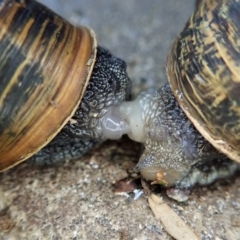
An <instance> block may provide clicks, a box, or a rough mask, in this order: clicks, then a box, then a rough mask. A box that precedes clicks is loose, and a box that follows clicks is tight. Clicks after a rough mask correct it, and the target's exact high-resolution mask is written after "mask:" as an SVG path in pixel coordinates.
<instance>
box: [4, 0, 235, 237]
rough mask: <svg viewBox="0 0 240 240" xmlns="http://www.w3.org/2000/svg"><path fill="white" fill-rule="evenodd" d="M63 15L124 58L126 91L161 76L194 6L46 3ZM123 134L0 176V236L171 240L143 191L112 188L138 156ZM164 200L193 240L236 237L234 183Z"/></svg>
mask: <svg viewBox="0 0 240 240" xmlns="http://www.w3.org/2000/svg"><path fill="white" fill-rule="evenodd" d="M42 2H44V1H42ZM45 3H46V4H49V6H50V7H53V8H55V11H57V12H58V13H59V14H61V15H62V16H64V17H65V18H67V19H68V20H69V21H71V22H72V23H74V24H75V25H77V24H80V23H81V24H84V25H87V26H90V27H91V28H93V29H94V30H95V31H96V34H97V38H98V42H99V44H100V45H102V46H104V47H106V48H108V49H109V50H111V52H112V53H114V54H115V55H117V56H119V57H121V58H123V59H125V60H126V62H127V63H128V66H129V67H128V72H129V75H130V77H131V79H132V80H133V95H136V94H137V93H138V92H139V91H140V89H145V88H149V87H159V86H160V85H162V84H164V83H165V82H166V76H165V69H164V64H165V58H166V55H167V50H168V49H169V46H170V44H171V42H172V40H173V39H174V37H175V36H176V35H177V34H178V33H179V31H180V30H181V29H182V28H183V26H184V23H185V22H186V20H187V18H188V16H189V15H190V13H191V11H192V10H193V5H194V4H193V2H191V1H189V0H181V1H180V0H168V1H166V0H165V1H164V0H151V1H147V0H121V1H119V0H101V1H100V0H80V1H74V0H68V1H67V0H66V1H63V0H62V1H60V0H59V1H50V0H48V1H47V0H46V1H45ZM140 152H141V148H140V146H139V145H138V144H135V143H133V142H131V141H130V140H129V139H128V138H126V137H124V138H123V139H122V140H119V141H116V142H111V141H108V142H106V143H104V144H103V145H102V146H100V147H97V148H95V149H94V150H92V151H91V152H90V153H89V154H88V155H87V156H85V157H84V158H82V159H81V160H79V161H75V162H69V163H64V164H63V165H62V166H53V167H48V168H41V169H40V168H38V167H34V166H32V165H30V164H29V163H28V162H25V163H23V164H20V165H19V166H17V167H15V168H14V169H11V170H9V171H7V172H5V173H1V174H0V196H1V198H0V239H13V240H14V239H36V240H37V239H74V240H77V239H100V240H101V239H105V240H107V239H109V240H110V239H111V240H112V239H121V240H130V239H133V240H140V239H144V240H147V239H149V240H154V239H172V238H171V237H170V236H169V235H168V233H167V232H166V231H165V229H164V227H163V225H162V224H161V222H160V221H159V220H156V219H155V217H154V216H153V214H152V212H151V210H150V208H149V207H148V203H147V199H146V197H145V196H144V195H142V196H141V197H140V198H139V199H138V200H135V201H132V200H131V199H130V198H126V197H125V196H119V195H115V194H114V193H113V184H114V183H115V181H117V180H119V179H122V178H124V177H127V172H126V170H127V169H128V168H131V167H133V166H134V165H135V164H136V162H137V160H138V158H139V155H140ZM160 196H162V197H163V199H164V201H165V202H167V203H168V204H169V206H170V207H171V208H173V209H174V211H175V212H176V213H177V214H178V215H179V216H180V217H181V218H182V219H183V220H184V221H185V222H186V223H187V224H188V225H189V226H190V227H191V229H192V230H193V231H195V233H196V234H197V236H198V237H199V239H204V240H210V239H211V240H212V239H214V240H220V239H223V240H234V239H240V217H239V216H240V214H239V212H240V203H239V202H238V200H237V199H238V198H239V196H240V181H239V177H237V176H236V177H235V178H232V179H229V180H226V181H221V182H218V183H216V184H214V185H212V186H210V187H204V188H195V189H193V191H192V194H191V195H190V199H189V201H188V202H187V203H177V202H175V201H173V200H170V199H168V198H167V197H166V195H165V193H164V191H162V192H161V193H160Z"/></svg>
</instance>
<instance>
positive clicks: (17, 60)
mask: <svg viewBox="0 0 240 240" xmlns="http://www.w3.org/2000/svg"><path fill="white" fill-rule="evenodd" d="M97 52H98V53H97ZM97 54H98V55H99V57H98V59H96V55H97ZM106 58H107V59H110V60H109V61H110V62H111V61H112V62H113V64H115V65H117V70H116V69H115V68H114V66H115V65H113V66H110V67H111V69H110V67H108V69H107V70H106V68H107V66H108V65H107V64H108V63H105V62H104V61H105V59H106ZM101 61H102V62H101ZM110 64H111V63H110ZM118 67H119V68H118ZM100 68H103V70H101V69H100ZM93 69H95V74H94V71H93ZM99 69H100V70H99ZM109 69H110V70H109ZM125 70H126V64H125V63H124V62H123V61H121V60H120V59H117V58H114V57H112V56H111V55H110V53H109V52H107V51H106V50H103V49H100V48H98V47H97V43H96V38H95V35H94V33H93V31H92V30H90V29H87V28H85V27H81V26H79V27H75V26H72V25H71V24H69V23H68V22H67V21H65V20H64V19H62V18H61V17H60V16H58V15H57V14H55V13H53V12H52V11H51V10H49V9H48V8H46V7H45V6H43V5H41V4H40V3H38V2H35V1H32V0H23V1H17V0H1V1H0V142H1V144H0V156H1V158H0V171H3V170H6V169H8V168H10V167H12V166H14V165H16V164H18V163H19V162H22V161H24V160H25V159H27V158H29V157H31V156H32V155H34V154H35V153H36V152H38V151H39V150H40V149H42V148H43V147H44V146H45V145H47V144H48V143H49V142H50V141H51V140H52V139H53V138H54V137H55V136H56V135H57V134H58V133H59V132H60V131H61V129H62V128H63V127H64V126H65V127H66V124H68V125H69V126H68V128H69V132H71V131H72V130H71V128H73V129H75V128H77V127H75V126H76V124H78V125H84V124H86V123H88V122H89V125H90V126H95V125H97V124H98V116H99V115H101V114H102V115H104V114H105V112H106V109H105V108H104V107H105V106H106V107H108V106H110V105H112V104H116V103H115V102H117V101H122V100H124V99H125V95H126V92H127V88H128V85H129V79H128V77H127V75H126V73H125ZM109 71H111V72H109ZM97 73H100V74H98V75H100V77H99V76H98V75H97ZM104 74H105V75H104ZM121 74H122V75H121ZM108 75H109V76H108ZM102 76H103V77H104V79H103V77H102ZM90 77H91V78H92V79H91V81H92V82H91V81H90ZM114 77H116V78H115V79H114ZM98 78H100V81H99V83H98V82H97V81H98ZM117 78H118V79H119V80H118V79H117ZM120 78H121V79H120ZM122 79H123V80H122ZM89 81H90V82H89ZM114 81H116V82H114ZM121 81H124V84H125V85H124V86H123V87H122V85H121V84H122V82H121ZM104 84H105V85H104ZM94 93H95V94H96V96H97V97H95V99H92V95H94ZM84 94H85V95H84ZM84 96H85V99H86V100H84V99H83V100H82V98H83V97H84ZM106 97H107V98H108V102H106V101H104V100H103V99H104V98H106ZM81 100H82V101H83V103H81V106H80V107H79V104H80V102H81ZM84 101H85V102H84ZM87 101H88V102H87ZM86 102H87V103H86ZM91 107H92V108H95V109H94V110H93V111H91ZM79 109H80V110H79ZM80 115H81V116H80ZM79 116H80V117H79ZM78 118H83V119H84V121H85V122H84V121H82V122H81V120H80V122H79V123H78ZM80 127H81V126H80ZM83 127H85V126H83ZM87 127H88V126H86V128H87ZM78 130H79V129H78ZM79 131H80V130H79ZM91 131H92V130H91ZM82 132H86V130H85V128H83V130H82ZM92 132H93V131H92ZM71 134H72V135H74V134H75V133H74V132H71ZM93 134H95V135H97V134H96V133H95V132H94V133H93ZM65 135H66V134H65ZM76 135H77V133H76ZM79 135H80V136H79V137H81V134H79ZM85 135H86V134H85ZM95 135H94V136H93V138H94V137H95ZM75 137H76V136H75V135H74V137H72V138H75ZM96 138H97V137H96ZM69 139H70V140H69ZM100 140H101V139H100ZM69 141H71V137H70V138H69V137H68V139H67V140H66V141H65V140H64V139H63V141H62V142H60V143H61V144H62V146H63V148H64V147H66V146H67V145H69V146H70V145H73V144H75V142H77V141H75V140H74V141H75V142H74V141H73V142H69ZM58 143H59V141H56V140H55V143H52V145H51V147H52V149H54V151H55V153H56V154H58V152H59V149H58ZM83 143H84V142H83ZM85 146H87V144H85ZM59 147H60V146H59ZM66 148H67V147H66ZM76 148H77V147H76ZM60 151H61V150H60ZM68 151H69V149H67V150H66V149H64V150H63V151H62V153H64V154H66V152H68ZM74 151H75V152H77V151H78V149H77V150H74ZM47 154H49V156H51V153H50V151H46V156H48V155H47ZM64 154H61V157H62V158H64V156H65V155H64ZM68 155H69V156H70V155H71V156H70V157H77V154H76V155H75V153H74V152H73V151H72V152H70V153H69V154H68ZM59 156H60V155H59ZM40 157H41V158H43V156H42V155H41V156H40Z"/></svg>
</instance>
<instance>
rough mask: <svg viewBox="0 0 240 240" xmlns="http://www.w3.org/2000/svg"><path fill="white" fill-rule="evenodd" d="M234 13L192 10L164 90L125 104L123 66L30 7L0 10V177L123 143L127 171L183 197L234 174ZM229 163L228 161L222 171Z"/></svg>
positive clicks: (5, 5)
mask: <svg viewBox="0 0 240 240" xmlns="http://www.w3.org/2000/svg"><path fill="white" fill-rule="evenodd" d="M238 16H240V3H239V1H237V0H235V1H234V0H221V1H219V0H205V1H200V3H198V5H197V8H196V10H195V11H194V13H193V14H192V16H191V17H190V18H189V20H188V22H187V24H186V26H185V28H184V29H183V31H182V32H181V33H180V35H179V36H178V38H177V39H176V40H175V41H174V43H173V44H172V46H171V49H170V51H169V55H168V57H167V63H166V70H167V76H168V80H169V84H167V85H165V86H163V87H161V88H160V89H159V90H158V91H147V92H142V93H141V94H139V96H138V97H137V98H136V99H135V100H133V101H126V100H128V96H129V92H130V87H131V82H130V79H129V77H128V76H127V73H126V67H127V66H126V63H125V62H124V61H122V60H120V59H119V58H116V57H114V56H112V55H111V54H110V53H109V52H108V51H107V50H105V49H104V48H102V47H99V46H97V43H96V38H95V36H94V33H93V31H92V30H89V29H87V28H85V27H74V26H72V25H70V24H69V23H67V22H66V21H65V20H63V19H62V18H61V17H59V16H58V15H56V14H54V13H53V12H52V11H50V10H49V9H47V8H46V7H44V6H43V5H41V4H40V3H37V2H35V1H32V0H22V1H13V0H2V1H0V53H1V54H0V56H1V57H0V81H1V82H0V84H1V94H0V119H1V120H0V132H1V134H0V136H1V137H0V138H1V146H0V153H1V159H0V171H4V170H6V169H8V168H10V167H12V166H14V165H16V164H18V163H20V162H22V161H24V160H26V159H28V158H30V159H33V160H35V161H38V162H41V163H52V162H57V161H60V160H61V159H74V158H79V157H80V156H82V155H83V154H84V153H85V152H86V151H87V150H88V149H89V148H91V146H92V145H94V144H95V143H96V142H101V141H104V140H106V139H118V138H120V137H121V136H122V135H123V134H127V135H128V136H129V137H130V138H131V139H133V140H134V141H137V142H141V143H143V144H144V146H145V150H144V152H143V154H142V156H141V157H140V161H139V163H138V164H137V166H136V168H135V170H136V171H140V173H141V175H142V176H143V177H144V178H146V179H147V180H150V181H153V183H159V184H162V185H164V186H167V187H171V186H177V187H179V188H188V187H191V186H193V185H194V184H197V183H198V184H209V183H211V182H213V181H214V180H216V179H217V178H222V177H227V176H231V175H232V174H233V173H234V172H236V171H237V169H238V168H239V162H240V153H239V150H238V149H239V141H240V136H239V128H238V126H240V125H239V121H240V118H239V117H238V116H239V109H238V106H239V105H240V103H239V100H238V93H240V89H239V86H238V81H239V80H240V79H239V78H238V75H237V72H238V65H239V63H240V62H239V61H240V60H239V59H240V58H239V46H240V43H239V42H238V39H239V36H238V35H239V24H238V21H237V20H238ZM232 160H233V161H232Z"/></svg>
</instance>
